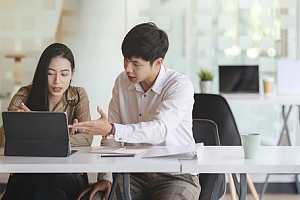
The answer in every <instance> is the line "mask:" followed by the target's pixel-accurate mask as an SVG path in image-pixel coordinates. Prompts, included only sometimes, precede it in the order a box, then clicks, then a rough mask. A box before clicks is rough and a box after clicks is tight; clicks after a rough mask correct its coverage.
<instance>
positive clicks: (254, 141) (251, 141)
mask: <svg viewBox="0 0 300 200" xmlns="http://www.w3.org/2000/svg"><path fill="white" fill-rule="evenodd" d="M260 142H261V135H260V134H258V133H251V134H247V135H242V144H243V148H244V155H245V158H246V159H253V158H255V157H256V155H257V151H258V149H259V147H260Z"/></svg>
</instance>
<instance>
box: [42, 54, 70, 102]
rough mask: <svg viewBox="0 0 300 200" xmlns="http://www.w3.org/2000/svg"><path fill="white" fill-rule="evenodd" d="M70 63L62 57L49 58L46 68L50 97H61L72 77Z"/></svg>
mask: <svg viewBox="0 0 300 200" xmlns="http://www.w3.org/2000/svg"><path fill="white" fill-rule="evenodd" d="M72 75H73V72H72V68H71V63H70V61H69V60H68V59H65V58H63V57H59V56H58V57H54V58H52V59H51V61H50V64H49V68H48V91H49V95H50V96H52V97H61V96H62V95H63V94H64V92H65V91H66V90H67V89H68V87H69V85H70V81H71V79H72Z"/></svg>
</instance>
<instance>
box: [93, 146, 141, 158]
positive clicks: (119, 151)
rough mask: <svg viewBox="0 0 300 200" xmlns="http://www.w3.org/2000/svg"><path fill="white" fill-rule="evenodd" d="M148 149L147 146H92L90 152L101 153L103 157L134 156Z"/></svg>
mask: <svg viewBox="0 0 300 200" xmlns="http://www.w3.org/2000/svg"><path fill="white" fill-rule="evenodd" d="M146 150H147V148H134V147H98V148H92V150H91V151H90V153H97V154H100V156H101V157H134V156H136V155H138V154H142V153H144V152H145V151H146Z"/></svg>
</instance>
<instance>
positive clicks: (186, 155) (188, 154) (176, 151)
mask: <svg viewBox="0 0 300 200" xmlns="http://www.w3.org/2000/svg"><path fill="white" fill-rule="evenodd" d="M202 147H203V143H198V144H196V145H194V146H193V145H187V146H154V147H152V148H151V149H149V150H148V151H146V152H145V153H144V154H142V155H141V157H142V158H156V157H176V158H178V159H194V158H196V156H197V154H198V153H199V151H200V149H202Z"/></svg>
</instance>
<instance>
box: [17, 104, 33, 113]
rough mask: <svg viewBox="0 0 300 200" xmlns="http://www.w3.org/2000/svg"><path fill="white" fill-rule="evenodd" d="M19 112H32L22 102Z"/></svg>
mask: <svg viewBox="0 0 300 200" xmlns="http://www.w3.org/2000/svg"><path fill="white" fill-rule="evenodd" d="M16 111H17V112H31V110H30V109H29V108H28V107H27V106H26V105H25V104H24V103H23V102H21V103H20V105H19V106H18V109H17V110H16Z"/></svg>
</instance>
